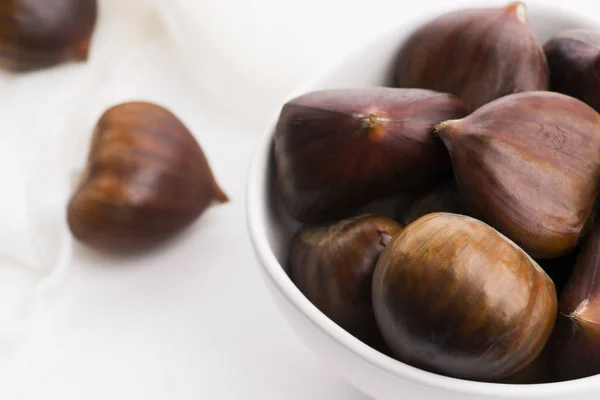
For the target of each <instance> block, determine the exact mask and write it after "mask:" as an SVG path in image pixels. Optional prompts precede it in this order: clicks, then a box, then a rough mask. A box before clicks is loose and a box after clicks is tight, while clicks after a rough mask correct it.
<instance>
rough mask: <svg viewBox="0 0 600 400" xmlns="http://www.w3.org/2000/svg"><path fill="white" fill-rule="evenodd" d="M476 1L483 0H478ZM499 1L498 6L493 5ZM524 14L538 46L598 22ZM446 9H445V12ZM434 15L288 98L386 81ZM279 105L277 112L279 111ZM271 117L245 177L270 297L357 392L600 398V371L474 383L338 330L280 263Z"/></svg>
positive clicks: (545, 12)
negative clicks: (569, 377)
mask: <svg viewBox="0 0 600 400" xmlns="http://www.w3.org/2000/svg"><path fill="white" fill-rule="evenodd" d="M480 3H481V2H480ZM493 4H494V5H497V3H493ZM527 6H528V11H529V19H530V22H531V24H532V25H533V27H534V29H535V31H536V35H537V36H538V39H539V40H540V42H541V43H544V42H545V41H546V40H547V39H548V38H549V37H550V36H551V35H552V34H554V33H555V32H558V31H560V30H563V29H566V28H574V27H594V26H599V25H600V22H598V24H594V23H593V22H592V21H590V20H587V19H586V18H585V12H584V11H585V10H580V11H579V12H578V15H577V14H571V13H566V12H565V11H564V9H553V7H549V6H548V2H546V1H544V2H542V1H539V2H533V3H532V2H528V3H527ZM444 11H446V10H444ZM433 17H434V16H433V15H421V16H420V17H419V18H415V19H414V20H413V22H412V23H411V24H410V26H406V25H405V26H402V27H399V28H398V29H396V30H394V31H392V32H390V33H388V34H386V35H384V36H383V37H379V38H377V40H375V41H373V43H372V44H370V45H368V46H365V47H363V48H360V49H358V50H357V51H356V52H355V53H354V54H352V55H351V56H350V57H348V58H347V59H345V60H343V61H342V62H340V63H339V64H338V65H336V66H334V67H333V68H331V69H330V70H329V71H327V72H326V73H324V74H322V75H320V76H319V77H317V78H316V79H312V80H311V81H310V82H309V83H308V84H305V85H302V86H300V87H299V89H298V90H296V91H295V92H294V93H292V94H291V95H290V98H292V97H295V96H297V95H299V94H302V93H306V92H309V91H312V90H317V89H325V88H338V87H364V86H382V85H389V84H390V82H391V74H392V71H393V67H394V59H395V55H396V52H397V51H398V48H399V46H400V45H401V43H402V42H403V40H404V38H406V36H407V34H409V33H410V32H411V31H412V30H414V29H415V28H416V27H417V26H419V25H421V24H422V23H424V22H425V21H427V20H429V19H431V18H433ZM278 113H279V110H277V112H276V115H275V116H278ZM275 123H276V118H274V119H273V122H272V124H271V126H270V127H269V129H268V131H267V132H266V133H265V135H264V137H263V138H262V141H261V143H260V146H259V148H258V151H257V153H256V155H255V158H254V160H253V164H252V167H251V170H250V176H249V182H248V198H247V202H248V203H247V215H248V225H249V231H250V236H251V239H252V242H253V245H254V248H255V251H256V254H257V255H258V258H259V260H260V263H261V265H262V272H263V276H264V278H265V281H266V283H267V287H268V288H269V290H270V292H271V294H272V297H273V300H274V301H275V303H276V304H277V306H278V307H279V309H280V310H281V312H282V314H283V316H284V317H285V318H286V319H287V320H288V322H289V323H290V324H291V325H292V327H293V328H294V330H295V332H296V333H297V335H298V336H299V337H300V338H302V340H303V341H304V342H305V344H306V345H308V346H309V347H310V348H311V349H312V350H313V351H314V352H315V353H316V354H317V356H318V357H320V358H321V359H322V360H323V362H325V363H327V364H328V365H329V366H330V368H331V369H332V370H334V371H336V372H337V373H338V374H339V375H340V376H342V377H343V378H345V379H346V380H347V381H348V382H350V383H351V384H352V385H354V386H355V387H357V388H358V389H359V390H361V391H362V392H364V393H366V394H368V395H370V396H372V397H373V398H375V399H378V400H387V399H390V400H391V399H394V400H397V399H400V398H402V399H410V400H440V399H445V400H455V399H486V400H494V399H507V398H510V399H534V398H535V399H541V398H543V399H555V400H558V399H561V400H567V399H568V400H583V399H586V400H592V399H598V398H599V396H600V376H594V377H590V378H586V379H580V380H576V381H570V382H561V383H552V384H543V385H505V384H490V383H479V382H471V381H465V380H460V379H454V378H448V377H445V376H440V375H436V374H432V373H429V372H425V371H422V370H420V369H417V368H414V367H411V366H409V365H406V364H403V363H401V362H399V361H396V360H394V359H392V358H389V357H387V356H385V355H383V354H381V353H379V352H377V351H375V350H373V349H371V348H370V347H369V346H367V345H365V344H363V343H362V342H360V341H359V340H357V339H355V338H354V337H353V336H352V335H350V334H349V333H347V332H346V331H345V330H343V329H342V328H340V327H339V326H338V325H336V324H335V323H334V322H332V321H331V320H330V319H329V318H327V317H326V316H325V315H324V314H323V313H321V312H320V311H319V310H318V309H317V308H316V307H314V306H313V305H312V304H311V303H310V301H308V300H307V299H306V298H305V297H304V295H303V294H302V293H301V292H300V291H299V290H298V289H297V288H296V286H294V284H293V283H292V281H291V280H290V279H289V277H288V275H287V274H286V272H285V270H284V268H283V267H282V265H285V263H284V260H285V257H286V253H287V245H288V243H289V240H290V238H291V235H292V233H293V232H294V231H295V230H296V229H297V228H298V225H297V224H296V223H294V222H293V221H292V220H290V219H289V217H287V215H286V214H285V213H284V212H283V210H282V207H281V204H280V202H279V199H278V196H277V195H276V194H275V193H274V192H275V191H274V190H273V187H272V154H271V151H272V135H273V131H274V127H275Z"/></svg>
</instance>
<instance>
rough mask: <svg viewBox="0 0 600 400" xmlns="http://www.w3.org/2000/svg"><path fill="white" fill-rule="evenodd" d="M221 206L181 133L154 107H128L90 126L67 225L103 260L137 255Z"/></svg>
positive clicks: (203, 162)
mask: <svg viewBox="0 0 600 400" xmlns="http://www.w3.org/2000/svg"><path fill="white" fill-rule="evenodd" d="M227 201H228V198H227V195H226V194H225V193H224V192H223V191H222V190H221V188H220V187H219V185H218V184H217V183H216V181H215V178H214V176H213V173H212V171H211V169H210V166H209V164H208V161H207V159H206V156H205V155H204V152H203V151H202V149H201V147H200V145H199V144H198V142H197V141H196V139H195V138H194V136H193V135H192V133H191V132H190V131H189V130H188V128H187V127H186V126H185V125H184V124H183V123H182V122H181V121H180V120H179V119H178V118H177V117H176V116H175V115H174V114H173V113H172V112H171V111H169V110H167V109H166V108H164V107H162V106H160V105H157V104H152V103H147V102H130V103H123V104H119V105H117V106H114V107H111V108H110V109H108V110H107V111H106V112H105V113H104V114H103V115H102V117H101V118H100V120H99V121H98V123H97V126H96V128H95V130H94V133H93V135H92V142H91V146H90V151H89V155H88V161H87V166H86V169H85V171H84V173H83V176H82V177H81V182H80V184H79V185H78V187H77V189H76V190H75V193H74V194H73V196H72V198H71V200H70V202H69V205H68V211H67V218H68V223H69V227H70V229H71V232H72V233H73V235H74V236H75V238H77V239H78V240H79V241H80V242H82V243H84V244H86V245H88V246H90V247H92V248H95V249H97V250H100V251H104V252H108V253H123V254H124V253H137V252H139V251H141V250H146V249H149V248H151V247H153V246H156V245H157V244H159V243H161V242H163V241H165V240H167V239H169V238H171V237H173V236H174V235H175V234H177V233H179V232H181V231H182V230H183V229H184V228H186V227H187V226H188V225H190V224H191V223H192V222H193V221H195V220H196V219H197V218H198V217H199V216H200V215H201V214H202V213H203V212H204V211H205V210H206V209H207V208H208V207H209V206H210V205H212V204H213V203H224V202H227Z"/></svg>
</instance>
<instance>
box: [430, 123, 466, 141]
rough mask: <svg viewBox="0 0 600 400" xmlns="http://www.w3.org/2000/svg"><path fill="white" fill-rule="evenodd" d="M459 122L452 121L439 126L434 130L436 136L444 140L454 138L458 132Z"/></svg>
mask: <svg viewBox="0 0 600 400" xmlns="http://www.w3.org/2000/svg"><path fill="white" fill-rule="evenodd" d="M459 122H460V120H458V119H450V120H448V121H444V122H441V123H439V124H437V125H436V126H435V128H434V130H433V132H434V135H435V136H437V137H439V138H440V139H442V140H446V139H449V138H452V137H454V136H455V135H456V133H457V132H458V129H457V126H458V124H459Z"/></svg>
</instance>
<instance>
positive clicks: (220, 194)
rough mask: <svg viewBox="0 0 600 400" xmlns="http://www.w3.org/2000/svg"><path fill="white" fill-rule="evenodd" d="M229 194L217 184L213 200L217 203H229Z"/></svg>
mask: <svg viewBox="0 0 600 400" xmlns="http://www.w3.org/2000/svg"><path fill="white" fill-rule="evenodd" d="M230 201H231V200H230V199H229V196H227V194H226V193H225V192H224V191H223V189H221V188H220V187H219V186H218V185H215V202H216V203H217V204H225V203H229V202H230Z"/></svg>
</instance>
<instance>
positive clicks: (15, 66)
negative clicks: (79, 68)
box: [0, 0, 98, 71]
mask: <svg viewBox="0 0 600 400" xmlns="http://www.w3.org/2000/svg"><path fill="white" fill-rule="evenodd" d="M97 8H98V5H97V3H96V0H4V1H0V67H1V68H5V69H8V70H13V71H32V70H38V69H42V68H47V67H52V66H55V65H58V64H62V63H65V62H70V61H85V60H87V59H88V52H89V47H90V40H91V37H92V35H93V33H94V29H95V26H96V19H97V13H98V10H97Z"/></svg>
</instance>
